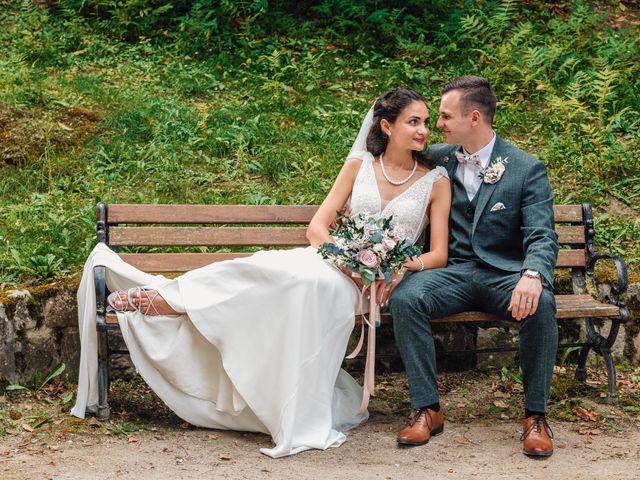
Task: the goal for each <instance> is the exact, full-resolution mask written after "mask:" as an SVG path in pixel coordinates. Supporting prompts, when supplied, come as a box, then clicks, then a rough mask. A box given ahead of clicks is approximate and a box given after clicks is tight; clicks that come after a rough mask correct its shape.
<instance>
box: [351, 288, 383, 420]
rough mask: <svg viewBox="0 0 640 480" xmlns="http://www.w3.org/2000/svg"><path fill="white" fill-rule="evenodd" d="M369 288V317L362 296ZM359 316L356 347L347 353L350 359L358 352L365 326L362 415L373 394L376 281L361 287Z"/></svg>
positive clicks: (377, 317) (377, 321)
mask: <svg viewBox="0 0 640 480" xmlns="http://www.w3.org/2000/svg"><path fill="white" fill-rule="evenodd" d="M367 290H369V318H367V316H366V315H365V314H364V311H363V310H364V309H363V308H362V307H363V306H364V296H365V293H366V292H367ZM360 312H362V313H361V314H360V316H361V317H362V329H361V330H360V339H359V340H358V345H356V348H355V349H354V350H353V352H351V353H350V354H349V355H347V357H346V358H348V359H352V358H355V357H356V355H358V354H359V353H360V350H362V346H363V345H364V331H365V326H366V327H367V357H366V361H365V364H364V385H363V386H362V403H361V404H360V409H359V410H358V415H363V414H364V412H365V411H366V410H367V407H368V406H369V398H370V397H371V396H375V383H376V382H375V368H376V327H378V326H379V325H380V305H378V304H377V303H376V282H372V283H371V284H369V285H365V286H363V287H362V290H361V291H360Z"/></svg>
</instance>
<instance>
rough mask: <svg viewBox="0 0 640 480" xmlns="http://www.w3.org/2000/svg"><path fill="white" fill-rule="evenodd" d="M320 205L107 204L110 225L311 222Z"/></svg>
mask: <svg viewBox="0 0 640 480" xmlns="http://www.w3.org/2000/svg"><path fill="white" fill-rule="evenodd" d="M317 209H318V206H317V205H300V206H299V205H133V204H113V205H109V206H108V210H107V221H108V223H109V225H117V224H121V223H131V224H136V223H137V224H149V223H157V224H163V223H170V224H196V223H211V224H227V223H228V224H234V223H262V224H272V223H283V224H291V223H309V221H310V220H311V217H313V215H314V214H315V213H316V210H317Z"/></svg>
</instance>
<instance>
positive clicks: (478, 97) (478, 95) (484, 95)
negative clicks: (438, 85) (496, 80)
mask: <svg viewBox="0 0 640 480" xmlns="http://www.w3.org/2000/svg"><path fill="white" fill-rule="evenodd" d="M451 90H461V91H462V96H461V101H462V108H463V111H464V113H465V114H467V113H469V112H470V111H471V110H472V109H477V110H479V111H480V112H481V113H482V115H483V116H484V117H485V118H486V119H487V121H488V122H489V125H491V124H492V123H493V116H494V115H495V113H496V94H495V93H494V91H493V89H492V88H491V85H490V84H489V81H488V80H487V79H486V78H484V77H477V76H475V75H465V76H464V77H460V78H456V79H455V80H453V81H451V82H449V83H447V84H446V85H445V86H444V87H443V88H442V94H443V95H444V94H445V93H447V92H450V91H451Z"/></svg>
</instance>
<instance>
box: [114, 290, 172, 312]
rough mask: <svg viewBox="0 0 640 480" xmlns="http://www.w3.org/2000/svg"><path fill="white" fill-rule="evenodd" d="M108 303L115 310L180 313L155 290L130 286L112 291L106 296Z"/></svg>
mask: <svg viewBox="0 0 640 480" xmlns="http://www.w3.org/2000/svg"><path fill="white" fill-rule="evenodd" d="M107 302H108V303H109V305H110V306H111V307H112V308H113V309H114V310H115V311H117V312H129V311H136V310H138V311H140V312H141V313H142V314H143V315H181V312H176V311H175V310H174V309H173V308H172V307H171V305H169V304H168V303H167V301H166V300H165V299H164V298H163V297H162V295H160V293H159V292H158V291H157V290H153V289H148V288H140V287H135V288H130V289H129V290H126V291H125V290H120V291H117V292H113V293H112V294H111V295H109V297H108V298H107Z"/></svg>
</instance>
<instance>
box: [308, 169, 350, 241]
mask: <svg viewBox="0 0 640 480" xmlns="http://www.w3.org/2000/svg"><path fill="white" fill-rule="evenodd" d="M361 164H362V161H361V160H359V159H357V158H348V159H347V161H346V162H344V165H343V166H342V169H341V170H340V173H339V174H338V177H337V178H336V181H335V182H334V183H333V187H331V191H330V192H329V194H328V195H327V196H326V197H325V199H324V200H323V202H322V204H321V205H320V208H318V211H317V212H316V214H315V215H314V216H313V218H312V219H311V221H310V222H309V227H308V228H307V234H306V235H307V240H309V243H310V244H311V245H312V246H314V247H319V246H320V245H322V244H323V243H326V242H333V238H332V237H331V235H330V234H329V227H330V226H331V224H332V223H333V221H334V220H335V219H336V212H337V211H340V210H342V208H343V207H344V205H345V204H346V203H347V200H348V199H349V196H350V195H351V191H352V190H353V184H354V183H355V181H356V176H357V175H358V170H360V165H361Z"/></svg>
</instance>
